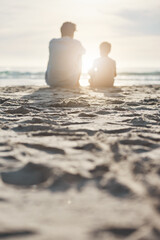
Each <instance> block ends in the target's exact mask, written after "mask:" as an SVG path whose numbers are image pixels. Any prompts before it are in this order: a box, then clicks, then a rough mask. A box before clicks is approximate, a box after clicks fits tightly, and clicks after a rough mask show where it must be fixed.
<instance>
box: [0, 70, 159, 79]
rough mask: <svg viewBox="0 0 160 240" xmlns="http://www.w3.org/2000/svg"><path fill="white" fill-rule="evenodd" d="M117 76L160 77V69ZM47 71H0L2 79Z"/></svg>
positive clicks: (41, 74)
mask: <svg viewBox="0 0 160 240" xmlns="http://www.w3.org/2000/svg"><path fill="white" fill-rule="evenodd" d="M117 75H118V76H117V77H120V78H122V77H124V78H127V77H128V78H129V79H131V77H133V78H138V77H139V78H142V77H146V78H147V77H150V78H152V77H153V78H154V77H156V78H158V79H160V71H151V72H118V74H117ZM44 76H45V73H44V72H42V71H38V72H36V71H34V72H30V71H18V70H17V71H12V70H11V71H10V70H6V71H0V79H44ZM83 77H84V78H86V77H87V74H82V78H83Z"/></svg>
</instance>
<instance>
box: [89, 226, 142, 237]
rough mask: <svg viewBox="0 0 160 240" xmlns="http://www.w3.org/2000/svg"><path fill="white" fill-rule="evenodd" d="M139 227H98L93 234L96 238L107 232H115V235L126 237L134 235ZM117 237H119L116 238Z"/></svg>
mask: <svg viewBox="0 0 160 240" xmlns="http://www.w3.org/2000/svg"><path fill="white" fill-rule="evenodd" d="M137 230H138V229H137V228H134V227H133V228H132V227H104V228H101V229H97V230H95V231H93V233H92V235H93V237H94V238H97V237H100V236H101V235H104V234H105V233H106V234H107V233H108V234H113V235H114V236H115V237H118V239H119V238H122V239H123V238H126V237H129V236H130V235H132V234H133V233H134V232H136V231H137ZM116 239H117V238H116Z"/></svg>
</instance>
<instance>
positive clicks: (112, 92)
mask: <svg viewBox="0 0 160 240" xmlns="http://www.w3.org/2000/svg"><path fill="white" fill-rule="evenodd" d="M0 91H1V94H0V106H1V108H0V126H1V128H0V173H1V175H0V176H1V180H0V239H16V240H17V239H31V240H53V239H56V240H71V239H76V240H94V239H98V240H106V239H107V240H118V239H128V240H159V239H160V86H139V87H136V86H133V87H116V88H112V89H108V90H91V89H89V88H81V89H78V90H67V89H55V90H52V89H49V88H47V87H44V88H43V87H29V86H25V87H3V88H1V89H0Z"/></svg>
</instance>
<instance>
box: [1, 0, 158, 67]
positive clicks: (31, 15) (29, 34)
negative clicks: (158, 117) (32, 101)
mask: <svg viewBox="0 0 160 240" xmlns="http://www.w3.org/2000/svg"><path fill="white" fill-rule="evenodd" d="M0 6H1V8H0V29H1V30H0V66H2V67H3V66H5V67H12V66H15V67H16V66H17V67H41V68H43V69H45V68H46V65H47V61H48V43H49V41H50V40H51V39H52V38H58V37H60V31H59V29H60V27H61V25H62V23H63V22H65V21H71V22H74V23H76V24H77V30H78V31H77V32H76V34H75V38H76V39H78V40H80V41H81V43H82V45H83V46H84V47H85V49H86V55H85V56H84V58H83V69H84V71H86V70H87V69H88V68H89V66H90V65H91V63H92V61H93V59H94V58H96V57H98V55H99V51H98V46H99V44H100V43H101V42H103V41H108V42H110V43H111V44H112V51H111V54H110V56H111V57H112V58H114V59H115V60H116V62H117V66H118V67H120V68H128V67H129V68H137V67H140V68H142V67H148V68H153V67H155V68H160V14H159V13H160V1H159V0H23V1H22V0H0Z"/></svg>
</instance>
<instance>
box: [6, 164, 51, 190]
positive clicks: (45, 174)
mask: <svg viewBox="0 0 160 240" xmlns="http://www.w3.org/2000/svg"><path fill="white" fill-rule="evenodd" d="M50 177H51V170H50V168H48V167H46V166H44V165H41V164H34V163H31V162H30V163H28V164H26V165H25V166H24V167H23V168H21V169H19V170H17V171H11V172H2V173H1V178H2V180H3V182H4V183H7V184H12V185H17V186H32V185H39V184H42V183H44V182H46V181H47V180H48V179H49V178H50Z"/></svg>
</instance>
